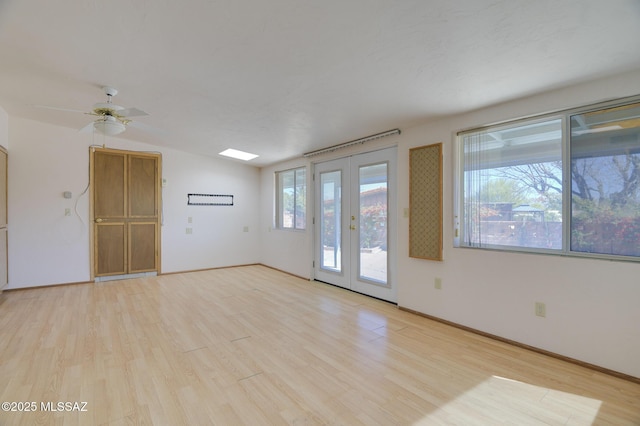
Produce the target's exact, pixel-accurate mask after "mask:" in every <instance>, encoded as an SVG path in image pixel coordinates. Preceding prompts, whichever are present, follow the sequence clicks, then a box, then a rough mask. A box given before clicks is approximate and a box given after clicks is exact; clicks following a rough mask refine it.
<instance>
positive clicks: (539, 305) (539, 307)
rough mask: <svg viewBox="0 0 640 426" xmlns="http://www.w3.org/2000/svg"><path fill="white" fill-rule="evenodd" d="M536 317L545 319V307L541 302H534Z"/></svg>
mask: <svg viewBox="0 0 640 426" xmlns="http://www.w3.org/2000/svg"><path fill="white" fill-rule="evenodd" d="M536 316H539V317H543V318H544V317H546V316H547V307H546V306H545V304H544V303H542V302H536Z"/></svg>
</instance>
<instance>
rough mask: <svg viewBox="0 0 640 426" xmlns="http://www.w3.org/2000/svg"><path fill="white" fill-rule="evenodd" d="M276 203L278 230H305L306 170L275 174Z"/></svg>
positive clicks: (300, 169) (302, 168)
mask: <svg viewBox="0 0 640 426" xmlns="http://www.w3.org/2000/svg"><path fill="white" fill-rule="evenodd" d="M276 202H277V209H276V210H277V212H276V226H277V227H278V228H279V229H305V228H306V226H307V220H306V214H307V170H306V168H304V167H301V168H298V169H292V170H285V171H282V172H276Z"/></svg>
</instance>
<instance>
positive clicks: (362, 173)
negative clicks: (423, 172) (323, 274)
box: [358, 163, 388, 284]
mask: <svg viewBox="0 0 640 426" xmlns="http://www.w3.org/2000/svg"><path fill="white" fill-rule="evenodd" d="M387 181H388V179H387V163H380V164H374V165H370V166H363V167H360V169H359V220H358V223H359V224H360V232H359V236H360V244H359V246H360V250H359V252H360V259H359V262H358V264H359V265H358V266H359V277H360V278H361V279H366V280H370V281H375V282H378V283H383V284H386V283H387V204H388V202H387V200H388V198H387Z"/></svg>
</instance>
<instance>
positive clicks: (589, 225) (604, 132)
mask: <svg viewBox="0 0 640 426" xmlns="http://www.w3.org/2000/svg"><path fill="white" fill-rule="evenodd" d="M571 194H572V201H571V250H573V251H576V252H585V253H600V254H609V255H622V256H636V257H638V256H640V104H638V103H636V104H631V105H625V106H622V107H618V108H608V109H604V110H600V111H593V112H588V113H584V114H576V115H572V116H571Z"/></svg>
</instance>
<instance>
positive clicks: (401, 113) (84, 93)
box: [0, 0, 640, 166]
mask: <svg viewBox="0 0 640 426" xmlns="http://www.w3.org/2000/svg"><path fill="white" fill-rule="evenodd" d="M639 40H640V2H639V1H637V0H611V1H607V2H604V1H601V0H564V1H556V0H539V1H531V0H394V1H392V0H341V1H335V0H324V1H311V0H269V1H266V0H185V1H169V0H110V1H96V0H74V1H71V0H58V1H40V2H37V3H34V2H29V1H18V0H9V1H3V0H0V106H2V107H3V108H4V109H5V110H6V111H7V112H8V114H9V116H18V117H25V118H30V119H34V120H38V121H43V122H48V123H54V124H58V125H62V126H68V127H72V128H78V129H80V128H82V127H83V126H85V125H86V124H88V123H90V122H91V120H92V119H93V117H91V116H88V115H85V114H82V113H80V112H72V111H65V110H64V109H69V110H76V111H90V110H91V108H92V105H93V104H94V103H96V102H105V101H106V96H105V95H104V93H103V92H102V89H101V87H102V86H105V85H110V86H114V87H116V88H117V89H118V90H119V94H118V95H117V96H116V97H115V98H114V99H113V101H114V103H116V104H118V105H122V106H125V107H137V108H140V109H142V110H144V111H146V112H148V113H149V114H150V115H149V116H144V117H138V118H137V120H136V122H138V123H139V124H141V125H144V126H147V127H151V128H153V129H154V131H143V130H141V129H139V128H129V129H127V130H126V132H125V133H123V134H122V137H124V138H129V139H131V140H138V141H142V142H148V143H152V144H155V145H159V146H168V147H174V148H177V149H181V150H185V151H190V152H193V153H198V154H203V155H210V156H217V155H218V153H219V152H220V151H222V150H224V149H226V148H234V149H239V150H243V151H249V152H253V153H255V154H258V155H259V157H258V158H257V159H255V160H252V161H251V164H255V165H257V166H260V165H266V164H272V163H274V162H277V161H280V160H283V159H287V158H292V157H296V156H299V155H301V154H302V153H303V152H306V151H310V150H314V149H319V148H323V147H326V146H330V145H335V144H337V143H341V142H346V141H349V140H352V139H356V138H360V137H364V136H367V135H371V134H374V133H378V132H382V131H385V130H388V129H392V128H403V127H407V126H411V125H415V124H417V123H420V122H424V121H428V120H431V119H434V118H437V117H438V116H442V115H449V114H455V113H461V112H465V111H469V110H473V109H477V108H481V107H484V106H488V105H492V104H496V103H500V102H504V101H508V100H510V99H515V98H520V97H523V96H528V95H531V94H535V93H538V92H542V91H546V90H552V89H557V88H560V87H564V86H567V85H571V84H574V83H578V82H582V81H588V80H591V79H595V78H599V77H605V76H610V75H616V74H619V73H622V72H627V71H632V70H640V42H639ZM632 94H635V93H630V95H632ZM43 106H49V107H56V108H60V109H52V108H43ZM87 137H88V138H89V137H90V136H89V135H88V136H87Z"/></svg>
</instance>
